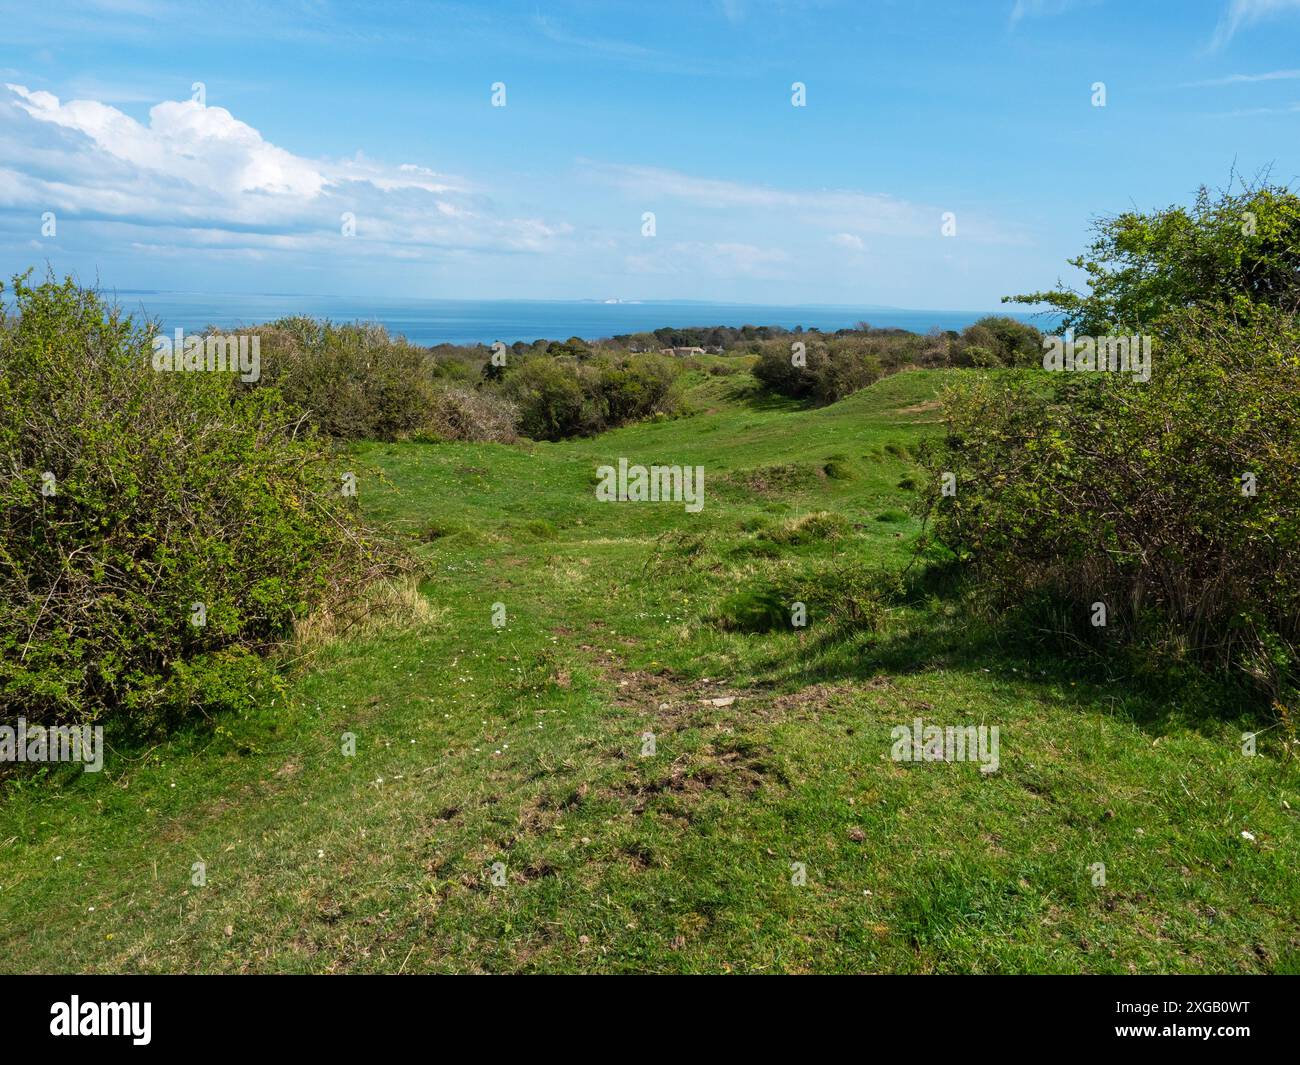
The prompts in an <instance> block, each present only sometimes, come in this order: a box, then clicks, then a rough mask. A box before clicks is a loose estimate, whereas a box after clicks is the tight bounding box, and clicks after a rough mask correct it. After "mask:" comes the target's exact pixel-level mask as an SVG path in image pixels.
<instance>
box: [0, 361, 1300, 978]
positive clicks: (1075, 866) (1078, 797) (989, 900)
mask: <svg viewBox="0 0 1300 1065" xmlns="http://www.w3.org/2000/svg"><path fill="white" fill-rule="evenodd" d="M945 377H946V375H945V374H944V373H941V372H928V371H927V372H911V373H905V374H899V375H897V376H894V377H890V378H887V379H885V380H884V381H881V382H880V383H878V384H877V385H876V386H874V387H873V388H871V389H869V390H867V391H865V392H862V393H859V394H857V395H854V396H852V397H850V398H849V399H847V400H845V401H843V402H840V403H838V404H835V405H834V406H832V407H828V408H825V409H821V410H815V411H809V410H806V409H803V408H800V407H798V406H796V405H794V404H790V403H786V402H784V401H775V400H772V399H770V398H767V397H764V396H763V395H762V394H760V393H759V392H757V391H756V389H755V387H754V382H753V380H752V378H751V377H750V376H749V375H748V374H746V373H738V374H727V375H721V376H712V375H707V374H706V373H704V372H698V373H693V374H692V377H691V382H690V383H691V386H692V387H691V393H690V398H691V403H692V407H693V409H694V410H695V412H696V413H694V414H693V415H692V416H690V417H688V418H683V419H678V420H673V421H665V422H655V423H646V424H642V425H637V426H633V427H628V428H624V429H620V430H617V431H614V432H611V433H607V434H604V435H602V436H600V437H597V438H593V439H587V440H577V441H569V442H564V443H557V444H533V445H527V446H524V447H507V446H500V445H470V444H462V445H429V444H402V445H387V444H374V445H366V446H362V447H360V448H358V449H357V451H356V454H355V456H354V457H353V458H352V459H351V460H350V461H351V462H352V463H353V464H354V466H355V468H356V470H357V471H358V473H359V475H360V478H359V484H360V499H361V502H362V504H363V506H364V507H365V508H366V510H367V511H368V512H369V514H370V515H371V516H372V517H373V518H374V519H375V520H376V521H379V522H383V523H385V524H387V525H388V526H389V527H390V528H392V529H393V530H394V532H395V534H396V535H398V536H400V537H402V538H403V539H404V540H405V541H406V543H407V544H408V545H409V547H410V549H411V550H412V551H413V552H415V553H416V554H418V555H419V556H421V557H422V558H423V559H425V560H427V562H428V565H429V577H428V580H427V581H426V583H425V584H424V585H423V588H422V592H423V594H424V596H425V597H426V598H427V599H428V601H429V603H430V604H431V608H432V610H431V614H430V616H429V617H428V618H426V619H424V620H422V621H421V622H419V623H418V624H415V623H412V624H411V625H408V626H406V627H404V628H394V629H392V630H391V631H381V632H378V633H370V634H368V635H364V636H357V637H352V638H349V639H346V640H342V641H339V642H336V643H333V644H331V645H329V646H328V647H326V648H325V649H323V650H322V651H320V652H319V653H318V654H317V655H316V656H315V657H314V658H313V659H312V660H311V661H310V662H309V663H306V664H303V665H302V666H300V668H299V669H298V670H297V672H295V674H294V675H293V676H292V677H291V678H290V681H289V684H288V686H287V689H286V691H285V692H284V693H283V694H282V695H281V696H279V697H278V698H277V699H276V701H275V703H274V705H267V706H266V707H264V708H263V709H262V710H261V711H260V712H259V713H257V714H255V715H250V716H248V717H242V718H231V719H227V720H223V721H220V722H214V723H212V725H211V726H210V727H206V728H203V729H195V730H193V731H191V732H189V733H186V734H184V735H181V736H178V737H176V738H174V739H172V740H170V741H168V742H166V743H162V744H160V745H158V746H154V747H150V748H147V749H139V750H118V751H114V752H111V753H110V755H109V757H108V759H107V764H106V767H105V770H104V772H103V773H101V774H99V775H90V774H82V773H79V772H76V771H71V770H68V769H64V770H63V771H61V772H59V773H56V774H55V775H54V776H53V777H51V778H49V779H28V780H10V781H9V782H8V783H7V784H6V786H5V794H4V798H3V803H2V804H0V957H3V959H4V961H3V963H0V968H3V969H4V970H6V971H11V972H36V971H97V972H98V971H129V972H155V971H184V972H272V971H274V972H279V971H291V972H396V971H404V972H424V971H454V972H514V971H595V972H719V971H736V972H822V971H856V972H1025V971H1051V972H1077V971H1085V972H1121V973H1122V972H1182V971H1194V972H1204V971H1215V972H1267V971H1295V970H1296V969H1297V967H1300V931H1297V916H1298V915H1300V886H1298V885H1300V881H1298V880H1297V878H1296V877H1295V876H1294V875H1293V870H1294V866H1295V860H1296V816H1297V811H1300V773H1297V769H1296V765H1295V762H1294V760H1289V761H1288V760H1286V759H1284V758H1283V757H1282V754H1283V751H1282V748H1281V746H1280V742H1279V739H1280V737H1279V731H1278V730H1276V729H1275V730H1273V731H1271V732H1267V733H1265V734H1264V735H1262V736H1261V737H1260V741H1259V752H1260V753H1259V755H1258V756H1257V757H1254V758H1246V757H1244V756H1243V755H1242V754H1241V752H1240V735H1241V733H1242V731H1244V730H1247V729H1253V728H1256V727H1259V726H1260V724H1261V722H1260V721H1259V720H1256V719H1254V718H1252V717H1251V716H1250V715H1249V713H1248V708H1247V707H1246V706H1244V705H1237V704H1235V703H1233V704H1217V703H1215V699H1217V698H1220V697H1221V695H1220V693H1216V692H1215V691H1213V690H1207V689H1205V688H1204V687H1203V686H1202V687H1199V688H1190V687H1189V688H1188V689H1187V690H1186V691H1185V692H1184V691H1180V690H1171V691H1166V692H1163V693H1154V694H1153V693H1152V692H1150V691H1149V690H1147V689H1145V688H1143V687H1142V686H1139V685H1136V684H1130V683H1127V682H1125V681H1124V680H1122V679H1121V678H1118V677H1112V678H1108V677H1107V676H1105V675H1104V672H1103V671H1099V670H1085V669H1084V668H1083V667H1081V666H1077V667H1076V666H1071V665H1069V664H1067V663H1062V662H1060V661H1056V660H1053V659H1048V658H1043V657H1041V656H1037V657H1036V656H1035V655H1034V654H1033V653H1031V652H1030V651H1029V650H1028V649H1027V648H1025V647H1023V646H1020V645H1018V644H1016V643H1015V642H1014V640H1013V639H1012V638H1011V637H1010V636H1009V635H1008V634H1007V633H1006V632H1002V631H1001V630H999V628H998V627H997V626H990V625H984V626H980V625H976V624H974V623H973V622H972V620H971V618H970V616H969V615H967V614H966V613H964V612H963V610H962V609H961V608H960V606H959V605H958V604H957V603H956V602H955V601H954V600H953V599H952V598H951V596H950V595H948V594H947V593H946V592H945V589H944V588H943V587H942V584H941V583H938V582H935V581H933V580H931V581H929V582H927V581H924V580H923V581H920V582H914V583H913V584H912V585H911V586H910V589H909V591H908V593H907V594H904V595H892V596H882V597H880V598H879V599H878V600H872V602H871V604H869V605H870V606H871V610H870V611H868V612H867V614H866V615H864V617H863V618H862V619H861V620H860V622H859V623H858V624H856V625H848V624H843V623H839V622H837V621H836V620H835V619H836V617H837V616H838V615H837V614H836V613H835V611H836V610H839V609H842V607H843V600H844V597H845V596H846V595H847V594H848V593H846V592H845V591H844V590H843V588H844V587H846V586H847V585H845V584H844V582H843V581H841V579H840V578H841V575H846V574H850V573H858V572H861V571H863V570H864V568H866V567H883V568H885V569H890V570H901V569H902V568H903V567H904V566H905V565H906V564H907V561H908V559H909V558H910V548H911V543H912V541H913V539H914V538H915V535H916V533H917V531H918V530H917V526H916V524H915V522H914V520H913V519H912V518H911V517H909V516H908V513H907V502H908V496H909V493H908V492H907V491H905V490H902V489H900V488H899V487H898V484H899V483H900V481H904V480H906V479H908V478H910V477H914V476H916V475H917V471H916V468H915V466H914V465H913V456H914V454H915V447H916V445H917V444H918V443H919V442H920V440H921V439H922V438H923V437H924V436H925V435H926V434H928V433H932V432H934V431H935V429H936V425H937V422H936V418H937V413H936V411H935V410H934V406H933V400H934V397H935V395H936V393H937V391H938V389H939V388H940V387H941V385H942V384H943V382H944V380H945ZM619 457H626V458H627V459H628V460H629V462H632V463H638V462H639V463H644V464H646V465H649V464H652V463H654V464H667V463H684V464H691V465H701V466H703V467H704V469H705V478H706V480H705V486H706V502H705V506H704V509H703V511H702V512H701V513H699V514H689V513H686V512H685V511H684V510H683V508H682V507H681V506H674V505H671V504H648V503H646V504H637V503H622V504H603V503H600V502H598V501H597V500H596V497H595V492H594V471H595V468H596V466H598V465H603V464H607V463H608V464H616V463H617V460H618V459H619ZM810 515H815V517H809V516H810ZM845 580H847V578H845ZM790 589H793V590H796V591H798V590H802V589H806V590H807V595H808V603H807V605H808V624H807V626H806V627H805V628H793V627H790V626H788V625H781V624H777V625H776V626H775V627H772V626H770V625H767V624H760V625H757V626H748V627H749V628H754V627H756V628H758V629H759V630H761V631H739V630H738V629H736V628H734V627H731V626H728V625H727V624H724V623H723V618H724V617H725V616H726V615H727V612H728V610H730V609H732V608H733V607H735V606H736V605H737V604H736V602H734V600H735V597H737V596H739V597H741V601H740V603H739V605H740V606H744V605H745V604H746V603H748V604H749V605H753V603H754V602H758V603H759V605H760V606H762V604H764V603H767V604H769V605H771V604H772V603H773V602H775V604H776V605H777V606H780V605H781V595H783V594H785V591H786V590H790ZM773 590H775V592H774V591H773ZM774 594H775V595H776V599H775V600H774V599H773V595H774ZM800 594H803V592H802V591H800ZM497 603H500V604H503V605H504V607H505V610H506V625H505V627H504V628H500V629H498V628H494V627H493V625H492V614H493V607H494V604H497ZM729 603H730V604H731V606H729V605H728V604H729ZM836 604H839V606H837V605H836ZM778 620H779V618H778ZM742 628H745V627H744V626H742ZM728 697H734V701H731V702H726V699H727V698H728ZM714 701H720V702H724V703H725V705H715V702H714ZM917 716H920V717H923V718H924V719H925V720H926V722H927V723H936V724H954V725H965V724H981V723H985V724H989V725H998V726H999V728H1000V731H1001V768H1000V770H999V771H998V772H997V773H995V774H990V775H985V774H981V773H980V772H979V771H978V766H976V765H974V764H971V763H951V764H949V763H943V762H937V763H936V762H930V763H914V764H907V763H895V762H892V761H891V760H890V758H889V751H890V748H891V745H892V744H891V740H890V735H889V733H890V729H891V728H893V727H894V726H896V725H898V724H901V723H904V722H910V721H911V720H912V719H913V718H914V717H917ZM345 732H351V733H354V734H355V736H356V737H357V752H356V755H355V757H345V756H343V754H342V753H341V736H342V734H343V733H345ZM647 732H649V733H653V735H654V753H653V754H652V755H645V756H643V750H645V749H646V748H645V745H644V740H643V736H644V734H645V733H647ZM1243 832H1249V833H1250V834H1251V835H1252V836H1253V837H1254V839H1253V840H1251V839H1248V838H1246V837H1245V836H1243V835H1242V833H1243ZM200 861H202V862H204V863H205V865H206V876H207V881H206V885H205V886H202V887H198V886H194V885H193V884H192V883H191V876H192V872H191V870H192V866H193V863H195V862H200ZM497 862H500V863H503V864H504V878H505V884H504V885H503V886H496V885H494V884H493V883H492V866H493V864H494V863H497ZM796 862H798V863H803V865H804V866H805V867H806V870H807V882H806V884H805V885H803V886H795V885H793V884H792V883H791V864H792V863H796ZM1097 862H1104V863H1105V865H1106V884H1105V886H1104V887H1094V886H1093V884H1092V874H1091V873H1090V872H1089V867H1090V866H1092V865H1093V864H1094V863H1097Z"/></svg>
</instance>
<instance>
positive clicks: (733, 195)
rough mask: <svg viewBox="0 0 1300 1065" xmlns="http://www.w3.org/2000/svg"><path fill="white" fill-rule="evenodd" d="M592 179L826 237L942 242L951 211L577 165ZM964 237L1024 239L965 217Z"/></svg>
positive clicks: (673, 173) (660, 171) (648, 199)
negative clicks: (782, 222)
mask: <svg viewBox="0 0 1300 1065" xmlns="http://www.w3.org/2000/svg"><path fill="white" fill-rule="evenodd" d="M579 165H580V166H581V167H583V168H584V169H585V170H586V172H587V173H588V174H589V175H590V176H591V177H593V178H594V179H596V180H598V181H601V182H604V183H606V184H610V185H613V186H615V187H616V188H618V189H621V190H622V191H623V192H624V193H626V194H627V195H628V196H629V197H632V198H634V199H636V200H637V201H639V202H640V203H643V204H652V203H654V202H657V201H659V200H661V199H663V198H668V199H676V200H682V201H684V202H687V203H690V204H692V205H694V206H696V207H701V208H706V209H713V210H718V211H736V212H745V211H748V212H750V213H751V214H752V213H754V212H757V213H758V214H760V215H762V216H763V218H762V219H761V220H756V224H757V223H758V222H759V221H766V220H768V219H769V218H770V219H772V220H776V219H778V218H780V219H785V220H789V221H794V222H797V223H798V224H799V225H800V226H802V227H804V228H805V229H808V230H820V231H822V232H823V233H825V235H826V236H828V237H829V236H831V235H832V234H835V233H871V234H879V235H886V236H895V237H908V238H918V239H922V238H927V237H936V238H937V237H938V236H939V227H940V216H941V214H942V213H943V211H944V210H947V209H948V208H946V207H945V208H939V207H933V206H928V205H925V204H918V203H913V202H911V201H909V200H904V199H901V198H899V197H897V196H891V195H889V194H887V193H882V192H859V191H856V190H852V189H814V190H801V189H780V188H774V187H772V186H770V185H750V184H745V183H743V182H738V181H726V180H721V179H717V178H702V177H695V176H693V175H691V174H685V173H682V172H681V171H679V170H669V169H665V168H662V167H652V166H629V165H621V164H614V163H595V162H592V161H590V160H579ZM962 235H963V238H966V239H970V240H972V241H981V242H988V243H1023V242H1024V238H1023V236H1021V235H1019V234H1016V233H1012V232H1009V231H1003V230H1001V229H999V228H997V227H995V226H994V225H992V224H991V223H989V222H988V221H987V220H985V219H981V218H978V217H968V216H967V215H965V214H964V213H963V222H962Z"/></svg>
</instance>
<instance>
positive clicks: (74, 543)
mask: <svg viewBox="0 0 1300 1065" xmlns="http://www.w3.org/2000/svg"><path fill="white" fill-rule="evenodd" d="M14 294H15V298H16V306H17V316H16V317H3V318H0V454H3V455H4V462H3V465H0V704H2V705H3V708H4V710H5V712H6V713H8V714H14V715H17V714H23V715H25V716H26V717H27V718H28V720H29V721H33V722H40V721H47V720H50V719H52V718H57V719H58V720H60V721H68V720H69V719H74V720H84V719H87V718H103V719H106V720H108V721H110V722H113V723H120V724H122V725H125V726H129V727H131V728H138V729H149V728H152V727H154V726H157V725H159V724H162V723H164V722H167V721H170V720H173V719H175V718H177V717H179V716H181V715H183V714H185V713H189V712H199V711H202V712H206V711H210V710H213V709H220V708H228V707H237V706H238V705H240V704H241V701H246V700H247V699H249V698H251V697H252V696H251V694H250V691H251V686H253V685H254V684H255V682H256V683H260V679H265V676H266V674H267V671H266V669H265V668H264V663H261V662H260V661H259V660H258V659H257V658H256V655H257V654H259V653H261V652H265V651H267V650H269V649H270V648H271V647H272V646H273V645H274V644H275V643H276V642H277V641H279V640H280V639H282V638H284V637H285V636H287V635H288V634H290V633H291V631H292V628H293V625H294V621H295V619H296V618H298V617H301V616H302V615H303V614H305V613H306V612H307V611H308V610H309V609H311V608H312V607H313V606H315V605H317V604H320V603H324V602H327V601H330V600H331V599H335V600H337V599H343V598H346V597H347V596H348V595H349V594H350V593H351V592H352V591H354V590H355V589H357V588H359V587H360V586H361V585H363V584H365V583H367V582H368V581H369V579H370V578H371V577H372V576H373V575H374V574H375V573H377V572H380V571H383V570H386V569H387V566H386V564H385V563H384V562H383V560H382V559H381V558H380V551H379V548H378V547H376V546H375V545H374V544H373V543H372V542H371V541H370V540H369V539H368V538H367V537H366V535H365V533H364V531H363V530H362V529H361V528H360V527H359V526H358V524H357V521H356V518H355V514H354V511H353V506H352V505H351V502H350V501H349V500H347V499H345V498H344V497H343V496H342V495H341V493H340V491H339V487H340V480H339V478H340V475H341V473H342V472H344V470H345V469H346V467H341V466H340V464H339V463H338V462H337V461H336V459H335V458H334V456H333V455H332V453H331V450H330V448H329V447H328V446H327V444H326V443H325V442H323V441H321V440H320V439H319V438H318V437H317V436H316V435H315V434H314V433H313V432H312V431H310V429H308V428H306V427H304V426H303V425H302V424H301V420H300V413H299V412H298V411H297V410H295V409H294V408H292V407H290V406H288V405H286V404H285V402H284V401H283V400H282V399H281V398H280V396H279V395H278V394H277V393H276V392H275V391H274V390H272V389H266V388H261V389H253V390H248V389H243V388H241V387H240V386H238V385H236V384H235V382H234V378H233V377H232V376H230V375H227V374H221V373H207V372H192V373H184V372H182V373H159V372H155V371H154V370H153V368H152V363H151V345H150V333H149V331H148V330H146V329H143V328H141V327H139V326H137V325H136V324H134V323H133V322H132V321H131V320H130V319H129V318H124V317H122V316H121V315H120V313H119V312H118V311H117V310H116V309H114V308H108V307H106V306H105V305H104V304H103V303H102V302H101V300H100V299H99V297H98V295H97V294H96V293H94V292H93V291H86V290H82V289H79V288H78V287H77V286H75V285H74V283H73V282H72V281H71V280H70V279H69V280H65V281H63V282H62V283H57V282H55V281H54V280H53V279H52V278H51V279H49V280H47V281H46V282H45V283H43V284H41V285H39V286H36V287H30V286H28V285H27V283H26V278H25V276H24V277H20V278H16V279H15V283H14ZM46 472H48V473H50V474H52V475H53V477H54V481H53V482H52V483H53V489H54V490H53V494H48V493H47V494H42V483H43V480H42V475H43V474H45V473H46ZM195 604H202V607H203V612H204V614H205V617H204V618H203V619H202V620H203V621H204V622H205V624H203V625H202V626H197V625H195V624H192V623H191V622H192V617H193V616H194V615H195V612H196V611H197V610H198V607H197V606H196V605H195ZM259 678H260V679H259Z"/></svg>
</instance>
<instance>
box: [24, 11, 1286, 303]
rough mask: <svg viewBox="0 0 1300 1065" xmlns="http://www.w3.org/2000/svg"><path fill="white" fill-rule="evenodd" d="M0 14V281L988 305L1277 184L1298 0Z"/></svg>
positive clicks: (1282, 166)
mask: <svg viewBox="0 0 1300 1065" xmlns="http://www.w3.org/2000/svg"><path fill="white" fill-rule="evenodd" d="M0 25H3V26H4V27H5V29H4V34H3V39H2V40H0V86H2V87H0V271H2V272H3V274H4V275H6V276H7V275H9V274H12V273H13V272H15V271H17V270H19V269H23V268H25V267H27V266H31V265H37V266H40V267H42V268H43V265H44V264H45V263H46V262H49V263H50V264H51V265H52V266H53V267H54V268H55V269H56V270H57V271H59V272H61V273H63V272H71V273H74V274H76V275H78V276H79V277H80V278H82V279H83V280H95V279H96V278H97V279H98V280H99V282H100V283H101V284H103V285H104V286H105V287H108V288H116V289H134V288H154V289H159V288H161V289H175V290H185V291H195V292H204V291H219V292H300V293H321V294H331V293H339V294H344V293H346V294H352V295H358V296H393V297H429V298H469V299H488V298H556V299H566V298H602V299H603V298H609V297H619V298H623V299H707V300H729V301H739V302H752V303H773V304H804V303H839V304H864V305H865V304H888V305H894V306H903V307H917V308H954V309H984V308H991V307H995V306H996V305H997V303H998V300H999V298H1000V297H1001V296H1002V295H1004V294H1007V293H1011V292H1017V291H1024V290H1027V289H1035V288H1042V287H1049V286H1050V285H1051V284H1052V283H1054V281H1055V280H1056V279H1057V277H1065V278H1066V279H1067V280H1069V279H1070V271H1069V270H1068V268H1067V267H1065V265H1064V260H1065V259H1066V258H1067V257H1068V256H1071V255H1073V254H1075V253H1077V252H1078V251H1079V250H1080V249H1081V248H1082V246H1083V244H1084V241H1085V240H1086V238H1087V227H1088V223H1089V220H1090V219H1091V218H1093V217H1095V216H1098V215H1104V214H1108V213H1113V212H1116V211H1120V210H1123V209H1125V208H1128V207H1132V206H1137V207H1141V208H1150V207H1155V206H1162V205H1166V204H1169V203H1173V202H1187V201H1188V200H1189V199H1190V198H1191V196H1192V195H1193V194H1194V192H1195V190H1196V187H1197V186H1198V185H1199V184H1201V183H1208V184H1211V185H1222V184H1224V183H1226V181H1227V180H1228V177H1229V174H1230V172H1231V170H1232V168H1233V167H1234V166H1235V167H1236V169H1237V171H1238V172H1240V173H1243V174H1245V175H1247V176H1250V175H1254V174H1256V173H1257V172H1259V171H1260V170H1261V169H1263V168H1265V167H1271V169H1272V176H1273V178H1274V179H1275V180H1278V181H1281V182H1291V181H1293V179H1294V178H1295V176H1296V174H1297V171H1298V170H1300V165H1298V163H1297V152H1298V148H1297V146H1298V145H1300V137H1298V136H1297V133H1298V132H1300V48H1298V47H1297V45H1300V0H1146V2H1136V0H924V2H923V0H880V2H859V3H832V2H825V3H817V2H812V3H798V2H793V0H787V2H781V3H762V2H758V0H754V2H748V0H726V2H723V3H708V2H694V3H680V4H678V3H658V2H657V3H653V4H648V3H643V2H636V3H595V2H591V3H567V4H537V3H532V4H515V3H499V4H486V3H485V4H463V5H461V4H433V3H430V4H421V3H385V2H382V0H381V2H372V3H364V4H355V5H354V4H339V3H324V2H312V3H292V2H288V3H275V4H257V3H244V2H242V0H223V2H221V3H205V2H202V0H199V2H189V3H181V4H170V3H161V2H155V0H100V2H91V3H62V2H57V0H55V2H46V3H40V4H33V3H32V2H31V0H23V2H21V3H8V2H0ZM196 82H201V83H202V84H203V88H204V99H203V101H201V102H200V101H198V100H195V99H194V98H193V97H194V95H195V94H194V91H193V88H192V87H193V85H194V83H196ZM495 82H501V83H504V85H505V102H506V106H504V107H493V106H492V85H493V83H495ZM794 82H802V83H803V84H804V85H805V86H806V106H804V107H795V106H792V103H791V97H792V89H791V86H792V84H793V83H794ZM1095 82H1103V83H1104V84H1105V94H1106V106H1104V107H1095V106H1093V102H1092V101H1093V96H1094V91H1093V88H1092V86H1093V84H1094V83H1095ZM46 212H52V213H53V215H54V220H55V226H56V228H55V232H54V233H53V234H50V235H46V234H43V233H42V216H43V215H44V214H45V213H46ZM344 212H350V213H351V214H352V215H354V216H355V219H356V223H355V234H354V235H352V236H344V235H343V233H342V232H341V230H342V223H341V216H342V214H343V213H344ZM645 212H653V213H654V216H655V232H654V235H653V236H646V235H643V215H644V214H645ZM944 212H952V213H953V215H955V219H956V235H955V236H950V237H945V236H943V235H942V233H941V225H942V216H943V214H944ZM46 228H47V229H48V226H47V227H46Z"/></svg>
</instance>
